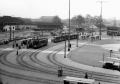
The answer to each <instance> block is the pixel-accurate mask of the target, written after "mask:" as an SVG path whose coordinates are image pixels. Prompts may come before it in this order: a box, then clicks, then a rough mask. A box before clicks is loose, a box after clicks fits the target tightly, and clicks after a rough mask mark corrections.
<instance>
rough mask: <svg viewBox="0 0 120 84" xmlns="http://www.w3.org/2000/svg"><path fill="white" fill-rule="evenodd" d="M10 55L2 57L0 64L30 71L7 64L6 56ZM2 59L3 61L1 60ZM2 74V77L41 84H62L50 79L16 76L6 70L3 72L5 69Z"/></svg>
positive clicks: (0, 71)
mask: <svg viewBox="0 0 120 84" xmlns="http://www.w3.org/2000/svg"><path fill="white" fill-rule="evenodd" d="M7 55H8V54H2V55H0V56H1V57H0V63H2V64H4V65H6V66H8V67H12V68H15V69H21V70H28V69H25V67H24V68H20V66H18V65H14V64H12V63H10V62H8V61H7V62H6V61H5V60H6V56H7ZM22 55H23V53H22ZM1 58H2V59H1ZM28 71H32V70H28ZM0 74H2V75H6V76H9V77H13V78H19V79H24V80H29V81H35V82H41V83H49V84H56V83H57V84H62V81H56V80H50V79H44V78H40V77H32V76H26V75H23V74H16V73H12V72H9V71H6V70H3V69H0Z"/></svg>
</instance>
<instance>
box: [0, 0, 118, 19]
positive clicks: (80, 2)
mask: <svg viewBox="0 0 120 84" xmlns="http://www.w3.org/2000/svg"><path fill="white" fill-rule="evenodd" d="M98 1H99V0H71V17H73V16H75V15H79V14H81V15H83V16H85V15H86V14H90V15H92V16H95V15H97V16H98V15H100V3H99V2H98ZM103 1H105V2H104V3H103V18H111V19H112V18H113V19H114V18H116V19H120V9H119V8H120V0H103ZM68 6H69V0H0V16H3V15H11V16H16V17H26V18H39V17H41V16H54V15H58V16H59V17H60V18H62V19H66V18H68Z"/></svg>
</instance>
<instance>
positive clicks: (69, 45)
mask: <svg viewBox="0 0 120 84" xmlns="http://www.w3.org/2000/svg"><path fill="white" fill-rule="evenodd" d="M70 47H71V44H70V0H69V34H68V51H70Z"/></svg>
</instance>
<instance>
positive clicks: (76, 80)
mask: <svg viewBox="0 0 120 84" xmlns="http://www.w3.org/2000/svg"><path fill="white" fill-rule="evenodd" d="M64 80H66V81H73V82H81V83H88V84H92V83H94V82H95V80H94V79H85V78H77V77H70V76H66V77H65V78H64Z"/></svg>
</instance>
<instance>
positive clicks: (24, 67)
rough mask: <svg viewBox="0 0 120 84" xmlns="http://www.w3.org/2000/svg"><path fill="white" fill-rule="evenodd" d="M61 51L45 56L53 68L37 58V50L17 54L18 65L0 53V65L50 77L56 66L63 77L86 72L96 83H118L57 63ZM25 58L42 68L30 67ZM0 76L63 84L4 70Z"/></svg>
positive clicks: (104, 75)
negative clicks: (62, 71) (27, 57)
mask: <svg viewBox="0 0 120 84" xmlns="http://www.w3.org/2000/svg"><path fill="white" fill-rule="evenodd" d="M62 49H63V47H61V48H58V49H56V50H54V51H53V52H51V53H49V54H48V55H47V56H46V57H47V58H46V59H48V61H50V62H51V63H52V64H53V65H54V66H52V65H50V64H47V63H45V62H42V61H40V60H39V59H38V58H37V54H38V53H40V52H38V51H39V50H37V52H22V53H21V54H19V55H18V56H17V58H16V61H17V62H18V65H17V64H16V65H15V64H12V63H10V62H9V61H8V60H7V59H6V57H7V55H8V54H9V53H6V52H3V53H0V63H2V64H4V65H6V66H8V67H12V68H15V69H21V70H23V71H24V70H26V71H31V72H36V73H40V72H41V73H47V74H51V75H57V70H58V66H61V67H63V70H64V71H65V72H64V75H70V76H79V77H81V76H83V75H81V74H84V73H85V72H87V73H88V74H92V75H93V78H94V79H96V80H98V81H104V82H110V83H118V80H113V79H107V78H106V79H105V78H100V77H99V76H103V77H112V78H116V79H117V78H120V77H119V76H116V75H112V76H111V75H109V74H107V75H106V74H101V73H96V72H90V71H87V70H82V69H78V68H75V67H71V66H67V65H65V64H62V63H60V62H58V61H57V60H56V59H55V56H56V54H57V53H58V52H60V51H61V50H62ZM25 56H29V59H30V60H31V61H33V62H34V63H37V64H39V65H40V66H42V67H43V68H41V67H36V66H33V65H30V64H29V63H27V62H26V61H25V60H24V57H25ZM50 68H51V69H50ZM47 69H48V70H47ZM55 71H56V72H55ZM74 73H76V74H78V75H75V74H74ZM0 74H2V75H6V76H9V77H14V78H19V79H24V80H30V81H36V82H42V83H49V84H56V83H57V84H62V83H63V82H62V81H56V80H50V79H45V78H40V77H32V76H26V75H23V74H16V73H11V72H9V71H5V70H2V69H0ZM73 74H74V75H73ZM118 84H119V83H118Z"/></svg>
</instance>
